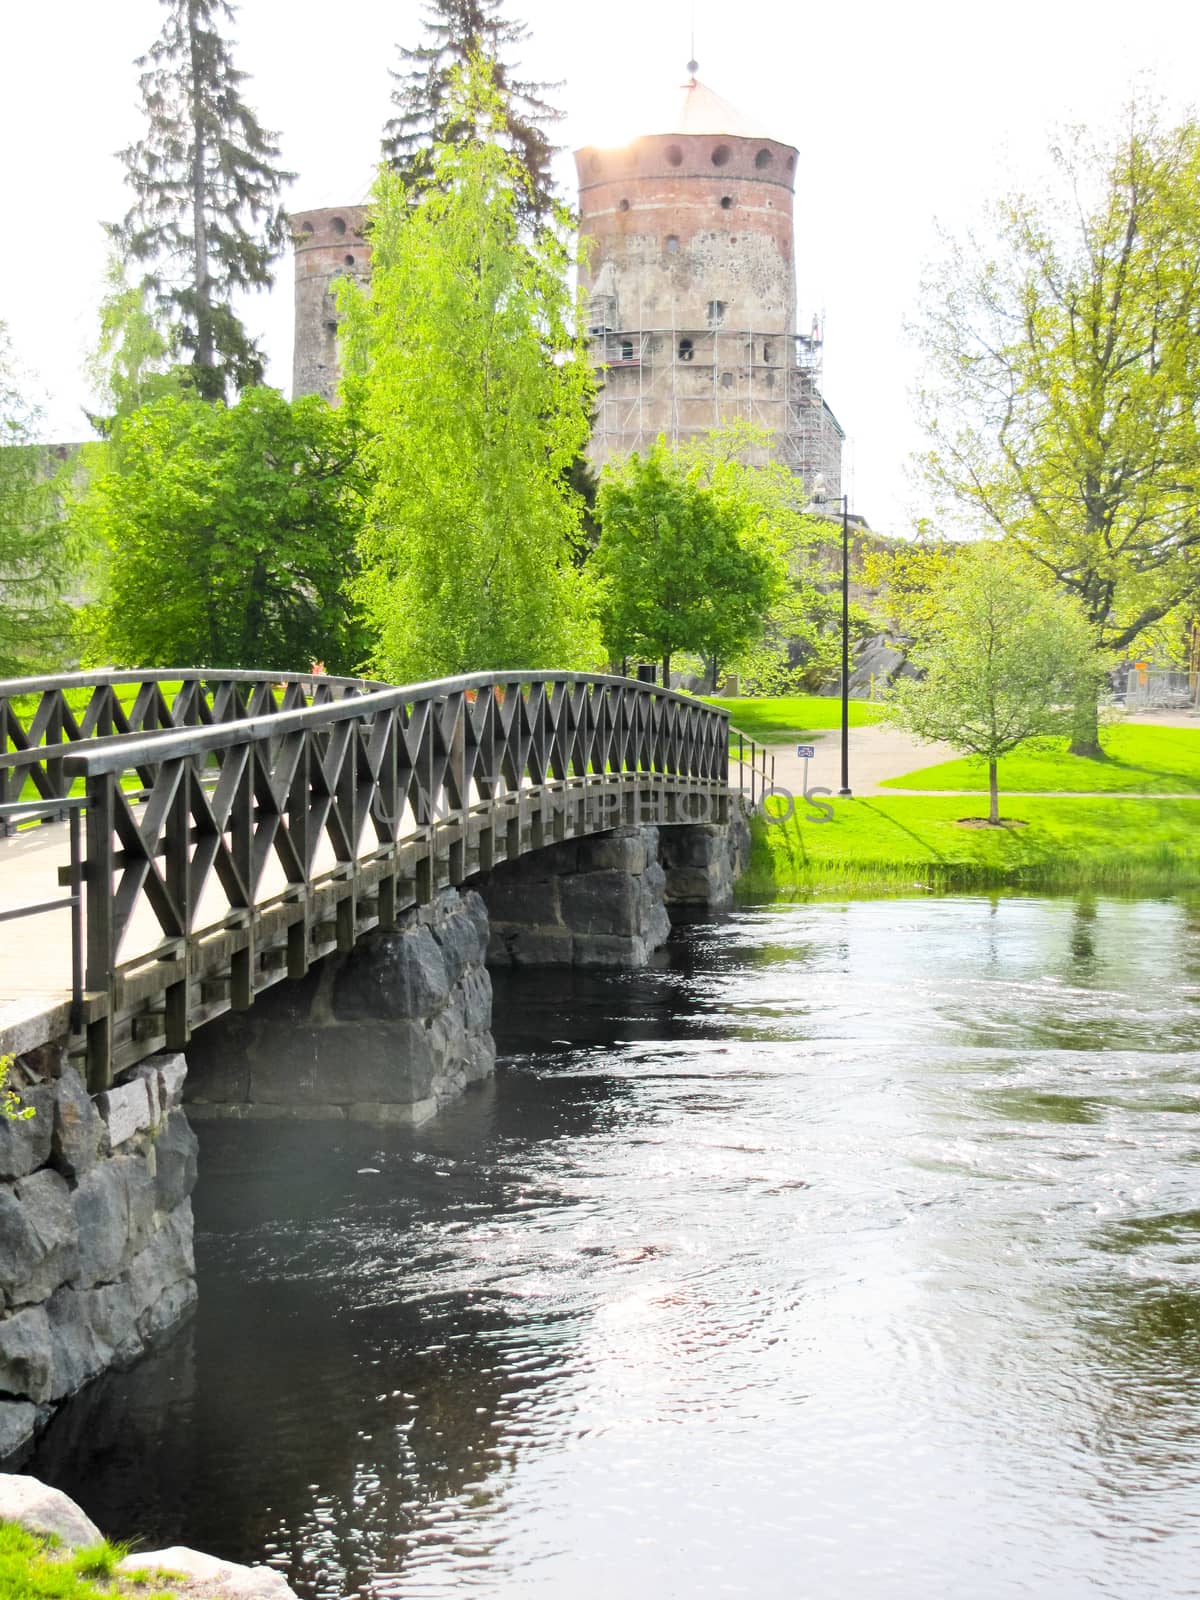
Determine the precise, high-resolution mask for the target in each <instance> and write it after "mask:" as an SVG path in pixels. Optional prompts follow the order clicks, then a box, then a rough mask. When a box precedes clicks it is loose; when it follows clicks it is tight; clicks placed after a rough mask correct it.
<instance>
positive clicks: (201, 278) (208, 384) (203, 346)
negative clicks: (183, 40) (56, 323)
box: [188, 6, 224, 400]
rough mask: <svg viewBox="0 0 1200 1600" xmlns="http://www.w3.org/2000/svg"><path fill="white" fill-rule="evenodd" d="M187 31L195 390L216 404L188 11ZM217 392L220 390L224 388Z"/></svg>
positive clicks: (197, 88)
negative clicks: (197, 368) (189, 86)
mask: <svg viewBox="0 0 1200 1600" xmlns="http://www.w3.org/2000/svg"><path fill="white" fill-rule="evenodd" d="M188 31H189V34H190V42H191V68H192V104H191V107H190V110H191V117H192V137H193V139H194V141H195V142H194V145H193V148H192V174H191V176H192V185H191V187H192V275H193V277H194V279H195V285H196V351H195V356H194V364H195V365H196V366H197V367H199V368H200V369H201V370H200V375H199V377H198V380H197V383H196V388H197V390H198V391H199V393H200V395H201V396H202V398H203V399H205V400H218V399H220V398H221V393H220V392H214V390H216V389H217V385H216V384H215V383H214V381H213V376H212V369H213V368H214V367H215V366H216V347H215V340H214V338H213V316H212V285H211V284H210V282H209V277H208V221H207V218H206V217H205V215H204V156H205V150H204V139H203V136H202V134H201V132H200V119H199V114H198V112H197V107H198V105H199V103H200V96H201V93H202V90H201V85H200V58H199V52H198V50H197V46H196V18H195V15H194V13H193V9H192V7H191V6H189V7H188ZM220 388H221V389H222V390H223V388H224V385H221V386H220Z"/></svg>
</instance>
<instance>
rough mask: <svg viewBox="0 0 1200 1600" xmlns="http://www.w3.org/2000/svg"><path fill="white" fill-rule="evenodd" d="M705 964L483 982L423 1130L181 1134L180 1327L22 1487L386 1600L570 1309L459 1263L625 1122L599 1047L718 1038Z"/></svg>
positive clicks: (66, 1429)
mask: <svg viewBox="0 0 1200 1600" xmlns="http://www.w3.org/2000/svg"><path fill="white" fill-rule="evenodd" d="M718 948H719V947H718ZM698 959H699V964H700V965H701V966H702V967H704V968H705V969H706V970H711V966H712V964H713V962H714V961H715V960H717V959H719V958H718V956H717V955H715V954H714V951H713V948H711V947H710V949H709V951H708V953H707V955H705V956H702V957H699V958H698V957H697V955H696V944H695V941H694V940H684V941H679V942H677V943H673V944H672V946H671V947H670V950H669V952H664V953H662V955H661V956H660V965H659V966H658V967H657V968H655V969H652V970H649V971H644V972H637V973H630V972H595V971H592V972H584V971H577V970H564V971H553V970H540V971H533V970H529V969H525V970H521V969H517V970H510V971H504V972H500V973H497V974H495V975H494V977H495V990H496V996H495V1018H494V1024H495V1032H496V1037H497V1043H498V1046H499V1049H500V1053H501V1063H500V1067H499V1071H498V1075H497V1079H496V1081H495V1082H492V1083H488V1084H486V1085H484V1086H483V1087H481V1088H480V1089H478V1090H476V1091H473V1092H471V1093H470V1094H468V1096H467V1097H466V1098H465V1099H464V1100H463V1101H461V1102H460V1103H458V1104H457V1105H454V1106H452V1107H450V1108H448V1109H447V1110H446V1111H445V1112H443V1113H442V1115H440V1116H439V1117H438V1118H436V1119H434V1120H433V1121H432V1122H430V1123H429V1124H427V1125H425V1126H424V1127H422V1128H418V1129H404V1128H381V1127H371V1126H365V1125H358V1124H346V1123H311V1122H295V1123H290V1122H275V1123H273V1122H250V1123H242V1122H211V1123H201V1124H199V1125H198V1129H197V1131H198V1133H199V1136H200V1140H201V1156H200V1180H199V1184H198V1187H197V1190H196V1193H195V1196H194V1206H195V1213H196V1228H197V1270H198V1280H199V1287H200V1302H199V1309H198V1312H197V1314H196V1317H195V1320H194V1321H193V1323H192V1324H191V1325H190V1326H188V1327H187V1328H185V1329H184V1330H183V1331H182V1332H181V1333H179V1334H178V1335H177V1336H176V1337H175V1338H174V1339H172V1340H171V1341H170V1342H169V1343H167V1344H166V1345H165V1346H164V1347H162V1348H161V1349H159V1350H158V1351H157V1352H156V1353H154V1354H153V1355H151V1356H150V1357H149V1358H148V1359H147V1360H145V1361H144V1362H142V1363H141V1364H140V1365H139V1366H137V1367H136V1368H135V1369H133V1370H131V1371H128V1372H125V1373H113V1374H109V1375H108V1376H106V1377H103V1378H101V1379H99V1380H97V1381H96V1382H95V1383H93V1384H91V1385H90V1386H89V1387H88V1388H87V1389H86V1390H85V1391H84V1392H83V1393H82V1394H81V1395H79V1396H77V1397H76V1398H75V1399H74V1400H73V1401H71V1402H69V1403H68V1404H67V1405H66V1406H65V1407H64V1408H63V1409H62V1410H61V1411H60V1412H59V1414H58V1415H57V1416H56V1417H55V1418H54V1420H53V1421H52V1422H51V1424H50V1426H49V1428H48V1429H47V1431H46V1433H45V1434H44V1435H43V1437H42V1439H41V1440H40V1441H39V1443H38V1446H37V1448H36V1451H35V1452H34V1453H33V1454H32V1456H31V1457H30V1458H28V1460H27V1461H26V1462H25V1463H23V1464H22V1467H21V1470H26V1471H30V1472H33V1473H35V1474H36V1475H37V1476H38V1477H40V1478H42V1479H44V1480H45V1481H48V1482H50V1483H53V1484H55V1485H57V1486H58V1487H60V1488H62V1489H64V1490H65V1491H66V1492H67V1493H69V1494H71V1495H72V1496H73V1497H74V1498H76V1499H77V1500H79V1501H80V1502H81V1503H82V1504H83V1505H84V1506H85V1507H86V1509H87V1510H88V1511H89V1513H90V1514H91V1515H92V1516H93V1518H94V1519H95V1520H96V1521H97V1522H98V1523H99V1525H100V1526H101V1527H102V1528H103V1529H104V1531H105V1532H106V1533H108V1534H110V1535H111V1536H114V1537H123V1538H134V1539H136V1540H137V1541H138V1542H139V1543H140V1544H141V1545H142V1547H143V1548H154V1547H161V1546H163V1545H167V1544H172V1543H184V1544H190V1545H194V1546H196V1547H199V1548H202V1549H209V1550H213V1551H215V1552H217V1553H219V1554H221V1555H222V1556H225V1557H226V1558H229V1559H235V1560H241V1561H246V1562H256V1561H261V1560H264V1559H268V1560H270V1561H271V1562H272V1564H274V1565H276V1566H278V1567H279V1568H280V1569H281V1570H282V1571H284V1572H285V1573H286V1574H287V1576H288V1578H289V1581H291V1582H292V1583H293V1585H294V1586H295V1587H296V1588H297V1590H298V1591H299V1592H300V1593H301V1594H304V1595H306V1596H314V1597H315V1596H320V1597H325V1596H330V1597H332V1596H345V1595H352V1594H355V1593H359V1592H361V1593H364V1594H365V1593H368V1592H369V1593H378V1592H387V1591H386V1589H384V1590H382V1591H381V1590H380V1589H379V1588H378V1587H375V1588H371V1587H370V1585H371V1584H375V1585H378V1584H379V1583H380V1582H381V1580H382V1579H386V1578H387V1576H388V1575H389V1574H390V1575H392V1576H393V1577H394V1578H397V1579H398V1577H399V1574H400V1573H401V1572H402V1571H403V1569H404V1567H405V1564H406V1560H407V1558H408V1556H409V1553H410V1551H409V1546H410V1539H411V1538H412V1537H413V1535H414V1533H420V1534H421V1535H422V1537H424V1538H425V1539H426V1540H427V1539H428V1536H429V1529H428V1527H427V1526H425V1525H426V1524H427V1523H428V1521H429V1519H430V1517H431V1515H432V1514H433V1513H434V1512H435V1511H436V1509H437V1507H439V1506H444V1505H446V1504H447V1503H448V1502H453V1501H455V1500H457V1499H459V1498H460V1497H463V1496H466V1497H467V1498H468V1499H471V1498H472V1497H483V1498H484V1499H486V1498H488V1497H491V1496H495V1495H503V1492H504V1488H503V1485H504V1465H505V1458H506V1457H507V1456H510V1455H511V1454H512V1452H513V1450H514V1445H513V1442H512V1439H513V1433H514V1419H515V1418H519V1416H520V1414H521V1412H522V1411H523V1409H524V1408H526V1407H527V1406H528V1405H529V1404H530V1400H531V1397H532V1395H533V1394H534V1393H535V1392H537V1391H539V1390H541V1389H542V1388H543V1387H544V1386H545V1385H546V1383H547V1382H548V1381H549V1380H551V1379H553V1378H554V1377H555V1375H556V1373H557V1372H558V1370H559V1368H560V1366H561V1364H562V1362H563V1361H564V1360H565V1359H567V1357H566V1355H565V1354H564V1350H565V1349H566V1348H567V1345H568V1341H569V1338H570V1329H569V1327H566V1326H559V1324H560V1323H562V1322H564V1321H566V1322H569V1321H570V1318H571V1317H572V1316H573V1315H574V1314H575V1313H574V1312H572V1311H571V1310H566V1311H561V1310H558V1309H556V1307H555V1304H554V1301H553V1297H548V1298H547V1301H546V1304H545V1306H544V1308H541V1309H538V1308H536V1307H535V1308H534V1309H533V1311H532V1313H531V1312H530V1310H529V1309H527V1308H522V1310H521V1315H520V1316H519V1319H514V1318H513V1316H512V1315H510V1306H511V1304H512V1301H511V1299H510V1297H509V1296H508V1295H507V1294H506V1293H505V1292H504V1291H503V1285H504V1280H505V1278H506V1276H507V1277H511V1276H513V1275H515V1274H518V1273H519V1272H520V1270H521V1263H520V1261H519V1259H517V1256H516V1253H515V1250H514V1254H513V1257H512V1259H511V1260H510V1261H508V1262H507V1263H506V1264H504V1266H503V1267H502V1269H501V1271H500V1272H499V1273H497V1270H496V1264H495V1260H494V1259H493V1260H492V1263H491V1266H490V1268H489V1270H488V1272H487V1273H485V1274H484V1276H483V1280H482V1281H483V1286H482V1287H479V1283H478V1280H477V1277H476V1274H475V1272H474V1271H473V1263H474V1254H475V1251H476V1249H477V1248H482V1249H484V1250H485V1251H492V1252H494V1251H495V1250H496V1249H498V1248H499V1249H504V1248H510V1247H509V1246H505V1245H504V1244H503V1240H504V1237H505V1235H506V1233H508V1232H510V1231H511V1230H512V1229H513V1228H514V1227H518V1228H519V1227H522V1226H525V1225H527V1219H528V1218H529V1216H530V1212H531V1211H534V1212H536V1209H537V1207H538V1206H539V1205H541V1204H550V1205H553V1206H554V1207H555V1208H560V1207H561V1206H562V1205H564V1204H566V1205H570V1204H571V1203H572V1202H571V1199H570V1196H569V1195H566V1194H564V1193H562V1192H560V1191H558V1192H556V1191H554V1190H553V1160H552V1159H551V1160H550V1161H549V1163H547V1161H546V1158H545V1152H547V1151H548V1150H553V1149H554V1148H555V1147H558V1146H560V1144H561V1142H563V1141H569V1142H571V1143H572V1144H574V1143H575V1142H577V1141H581V1140H582V1141H586V1140H587V1139H589V1138H590V1137H593V1136H601V1135H606V1134H610V1133H611V1132H612V1130H613V1128H614V1126H620V1125H622V1124H625V1123H626V1122H627V1119H628V1117H629V1116H630V1115H633V1116H636V1112H635V1111H634V1110H633V1107H632V1100H633V1097H634V1091H633V1090H632V1089H631V1086H630V1085H629V1084H628V1083H626V1082H624V1081H623V1080H622V1079H621V1078H619V1077H615V1076H613V1075H611V1074H609V1073H606V1072H605V1070H604V1056H605V1052H606V1051H607V1050H609V1049H610V1048H613V1047H617V1046H620V1045H623V1044H630V1043H636V1042H639V1041H645V1042H648V1043H653V1042H657V1041H677V1040H679V1039H680V1038H681V1037H686V1036H693V1037H695V1036H698V1035H701V1034H703V1033H704V1032H705V1031H707V1030H709V1029H710V1028H711V1024H708V1023H706V1022H705V1020H704V1018H703V1017H702V1016H698V1015H697V1013H696V1010H695V996H694V994H693V993H692V987H691V976H692V973H693V970H694V969H695V968H696V965H697V961H698ZM742 959H743V960H744V959H745V956H744V953H743V955H742ZM593 1052H594V1063H593V1060H592V1056H593ZM556 1057H561V1058H562V1061H563V1063H564V1065H567V1064H568V1063H569V1066H570V1070H568V1071H564V1072H561V1073H558V1072H556V1071H555V1058H556ZM593 1064H594V1070H593ZM548 1171H549V1174H550V1182H549V1186H548V1184H547V1176H548ZM534 1225H536V1222H535V1224H534ZM498 1241H500V1243H499V1244H498ZM516 1431H517V1433H518V1435H519V1428H518V1429H517V1430H516ZM505 1440H507V1442H504V1441H505ZM478 1554H479V1556H480V1558H481V1559H483V1558H484V1557H485V1555H486V1552H482V1551H480V1552H478Z"/></svg>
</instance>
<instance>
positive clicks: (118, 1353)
mask: <svg viewBox="0 0 1200 1600" xmlns="http://www.w3.org/2000/svg"><path fill="white" fill-rule="evenodd" d="M78 1298H79V1302H80V1305H81V1307H82V1310H83V1315H84V1317H85V1318H86V1320H87V1322H88V1324H89V1326H90V1327H91V1329H92V1333H93V1335H94V1336H95V1339H96V1343H97V1346H98V1347H99V1350H100V1354H101V1355H102V1356H103V1358H104V1364H105V1366H106V1367H127V1366H130V1365H132V1363H133V1362H134V1361H136V1360H137V1359H138V1357H139V1356H140V1355H142V1354H143V1353H144V1351H145V1345H144V1343H143V1341H142V1337H141V1334H140V1333H139V1332H138V1325H137V1307H136V1305H135V1303H134V1298H133V1291H132V1289H131V1288H130V1287H129V1284H128V1283H124V1282H122V1283H106V1284H105V1285H104V1286H103V1287H102V1288H99V1289H85V1290H83V1291H82V1292H81V1293H80V1294H79V1296H78Z"/></svg>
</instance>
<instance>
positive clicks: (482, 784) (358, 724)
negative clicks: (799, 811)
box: [63, 672, 729, 1089]
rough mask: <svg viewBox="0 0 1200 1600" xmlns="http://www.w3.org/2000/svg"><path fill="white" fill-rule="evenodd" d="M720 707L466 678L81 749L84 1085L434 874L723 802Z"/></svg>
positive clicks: (286, 971)
mask: <svg viewBox="0 0 1200 1600" xmlns="http://www.w3.org/2000/svg"><path fill="white" fill-rule="evenodd" d="M728 720H729V719H728V713H727V712H725V711H722V710H720V709H718V708H715V707H711V706H707V705H704V704H702V703H701V702H699V701H697V700H694V699H691V698H690V697H689V696H687V695H683V694H680V693H677V692H675V691H672V690H666V689H660V688H657V687H656V686H652V685H647V684H639V683H635V682H633V681H631V680H629V679H625V678H611V677H602V676H588V675H581V674H574V673H538V672H523V673H504V674H492V673H477V674H474V675H472V676H469V677H462V678H455V679H445V680H441V681H439V682H436V683H428V684H419V685H415V686H410V687H405V688H388V689H381V690H374V691H371V692H369V693H366V694H362V695H357V696H353V697H351V696H347V697H345V698H343V699H341V700H337V701H333V702H331V703H328V704H324V705H314V706H309V707H306V708H302V709H301V708H298V709H294V710H283V709H277V710H275V711H274V712H273V713H272V714H270V715H263V716H257V717H252V718H248V719H244V720H241V721H237V722H228V723H225V724H215V723H214V724H213V725H211V726H206V727H200V728H188V729H183V730H179V731H176V732H166V733H163V732H159V733H155V734H150V735H146V736H144V737H141V738H130V737H128V736H124V737H114V738H110V739H93V740H92V741H90V742H80V743H78V744H76V746H75V748H74V750H73V751H72V752H71V753H70V754H68V755H67V756H66V757H65V758H64V761H63V773H64V777H65V778H66V779H68V780H73V779H75V778H77V777H79V778H83V779H84V781H85V783H86V793H87V806H86V850H85V880H86V970H85V987H86V990H87V992H88V998H87V1002H86V1003H85V1004H86V1009H87V1018H88V1020H87V1051H88V1077H89V1082H90V1083H91V1085H92V1087H93V1088H94V1089H97V1088H102V1087H104V1086H105V1085H106V1084H107V1083H108V1082H110V1081H111V1077H112V1074H113V1072H114V1071H116V1070H120V1069H121V1068H123V1067H124V1066H126V1065H129V1064H131V1063H132V1062H133V1061H136V1060H138V1059H140V1058H141V1056H143V1055H147V1054H149V1053H150V1052H151V1051H152V1050H154V1049H158V1048H163V1047H166V1048H169V1049H181V1048H183V1046H184V1044H185V1043H186V1041H187V1038H188V1036H189V1034H190V1031H191V1029H192V1028H193V1027H194V1026H195V1025H197V1024H198V1023H200V1022H203V1021H205V1020H207V1019H208V1018H209V1017H210V1016H214V1015H217V1014H219V1013H220V1012H221V1011H224V1010H227V1009H229V1008H230V1007H233V1008H244V1007H247V1006H249V1005H250V1004H251V1003H252V1001H253V999H254V996H255V993H256V992H257V991H258V990H260V989H262V988H265V987H267V986H268V985H270V984H272V983H274V982H276V981H277V980H278V979H280V978H282V977H284V976H292V977H299V976H301V975H303V973H304V972H305V971H306V970H307V968H308V966H309V964H310V962H312V961H313V960H315V959H318V958H319V957H321V956H323V955H325V954H327V953H329V952H330V951H331V950H335V949H349V948H351V947H352V945H353V943H354V941H355V940H356V939H357V938H358V937H359V936H360V934H361V933H363V932H365V931H366V930H367V929H368V928H370V927H373V926H377V925H384V926H387V925H390V924H391V923H392V922H393V921H394V919H395V916H396V913H397V911H398V910H399V909H402V908H403V907H404V906H406V905H410V904H414V903H416V904H419V903H424V902H426V901H428V900H429V899H430V898H432V895H433V893H434V890H435V889H436V888H437V887H439V886H441V885H442V884H444V883H458V882H461V881H462V880H463V878H464V877H466V876H468V875H469V874H470V873H471V872H474V871H486V870H488V869H490V868H491V867H492V866H493V865H494V864H495V863H496V862H497V861H502V860H506V859H512V858H513V857H515V856H516V855H519V854H520V853H521V852H522V851H523V850H525V849H537V848H539V847H540V846H541V845H543V844H546V843H549V842H551V841H552V840H554V839H556V838H567V837H570V836H572V835H573V834H575V833H577V832H580V831H599V830H600V829H603V828H605V827H613V826H615V825H617V824H618V823H621V822H625V821H629V822H632V821H636V820H641V819H642V818H643V817H645V818H646V820H650V818H649V817H646V810H645V805H644V802H645V800H646V798H647V797H650V798H652V799H654V800H656V801H657V802H659V809H658V810H657V811H655V812H654V813H653V815H654V816H656V817H657V819H658V820H663V821H687V820H704V819H705V818H708V819H711V820H717V819H718V818H723V815H724V812H723V808H724V806H725V805H726V804H727V796H728V776H729V774H728V762H729V751H728ZM131 773H136V774H137V777H138V780H139V786H138V790H137V792H136V794H135V793H130V792H129V791H128V790H127V789H126V788H125V787H124V784H125V783H126V782H127V781H128V777H129V774H131ZM698 802H704V803H699V804H698ZM685 806H692V807H693V809H692V810H691V811H690V812H689V811H687V810H686V809H685V810H682V811H681V809H680V808H681V807H685ZM672 808H673V809H672ZM130 945H136V946H137V947H138V948H137V949H136V950H133V951H132V952H130V951H129V950H128V949H127V946H130Z"/></svg>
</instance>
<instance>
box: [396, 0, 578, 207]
mask: <svg viewBox="0 0 1200 1600" xmlns="http://www.w3.org/2000/svg"><path fill="white" fill-rule="evenodd" d="M502 4H503V0H428V4H427V5H426V7H425V16H424V28H425V35H426V38H425V42H424V43H423V44H420V45H418V46H417V47H416V48H415V49H411V50H410V49H407V48H405V47H404V46H398V47H397V48H398V50H399V54H400V58H401V61H402V62H403V63H404V68H405V70H404V71H402V72H393V73H392V77H393V78H394V79H395V80H396V87H395V89H393V91H392V103H393V105H394V106H395V107H396V115H395V116H394V117H393V118H392V120H391V121H390V122H389V123H388V124H387V126H386V127H385V129H384V133H383V155H384V159H385V160H386V161H388V162H390V163H391V165H392V166H393V168H394V169H395V170H396V172H397V173H398V174H399V175H400V177H401V178H403V180H404V183H405V186H406V188H408V189H409V190H411V191H418V190H420V189H423V188H427V187H428V186H429V185H430V184H431V183H434V182H437V181H440V180H439V179H438V176H437V158H436V154H435V151H436V149H437V147H438V146H441V145H447V144H463V143H468V144H469V143H470V142H472V141H473V140H474V139H475V137H476V134H477V129H476V125H475V120H474V117H473V114H472V113H471V112H470V111H469V110H468V109H467V108H466V107H464V104H463V101H462V99H461V97H460V96H459V94H458V93H457V91H456V89H455V74H456V72H462V71H464V70H466V69H467V67H468V66H469V65H470V64H471V63H475V66H476V70H478V71H481V72H482V73H483V74H484V75H485V76H486V78H487V81H488V82H489V83H490V84H491V86H492V89H493V90H494V92H495V95H496V98H497V105H498V108H499V116H498V118H497V120H496V127H495V130H494V134H495V137H496V138H498V139H499V141H500V142H501V143H502V144H503V146H504V148H505V149H506V150H507V151H508V152H509V153H510V154H511V155H514V156H515V157H516V158H517V160H518V161H519V162H520V163H521V165H522V167H524V169H525V176H526V179H527V182H526V184H525V185H524V186H523V187H522V188H521V189H520V190H519V191H518V194H517V210H518V213H519V215H520V216H521V217H522V218H531V219H534V220H536V221H537V222H539V223H547V222H552V221H553V219H554V217H555V215H556V213H557V209H558V203H557V201H556V198H555V192H554V179H553V176H552V174H551V170H550V168H551V162H552V161H553V158H554V155H555V146H554V145H552V144H551V143H550V139H549V136H548V134H547V132H546V129H547V126H548V125H550V124H553V123H555V122H560V121H561V120H562V117H563V113H562V112H561V111H557V110H555V108H554V107H553V106H551V105H550V104H548V103H547V102H546V101H545V100H544V99H543V98H542V96H543V94H544V93H545V91H546V90H548V89H551V90H552V89H557V88H558V87H559V85H558V84H547V83H526V82H524V81H522V80H521V79H520V78H518V77H516V76H515V67H514V64H513V63H512V62H508V61H505V60H504V53H505V52H507V51H509V50H511V49H512V48H513V47H514V46H517V45H520V44H523V43H524V41H525V40H526V39H528V38H529V30H528V28H526V27H525V26H524V24H523V23H520V22H517V21H515V20H513V19H511V18H508V17H504V16H503V15H502V14H501V10H502Z"/></svg>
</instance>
